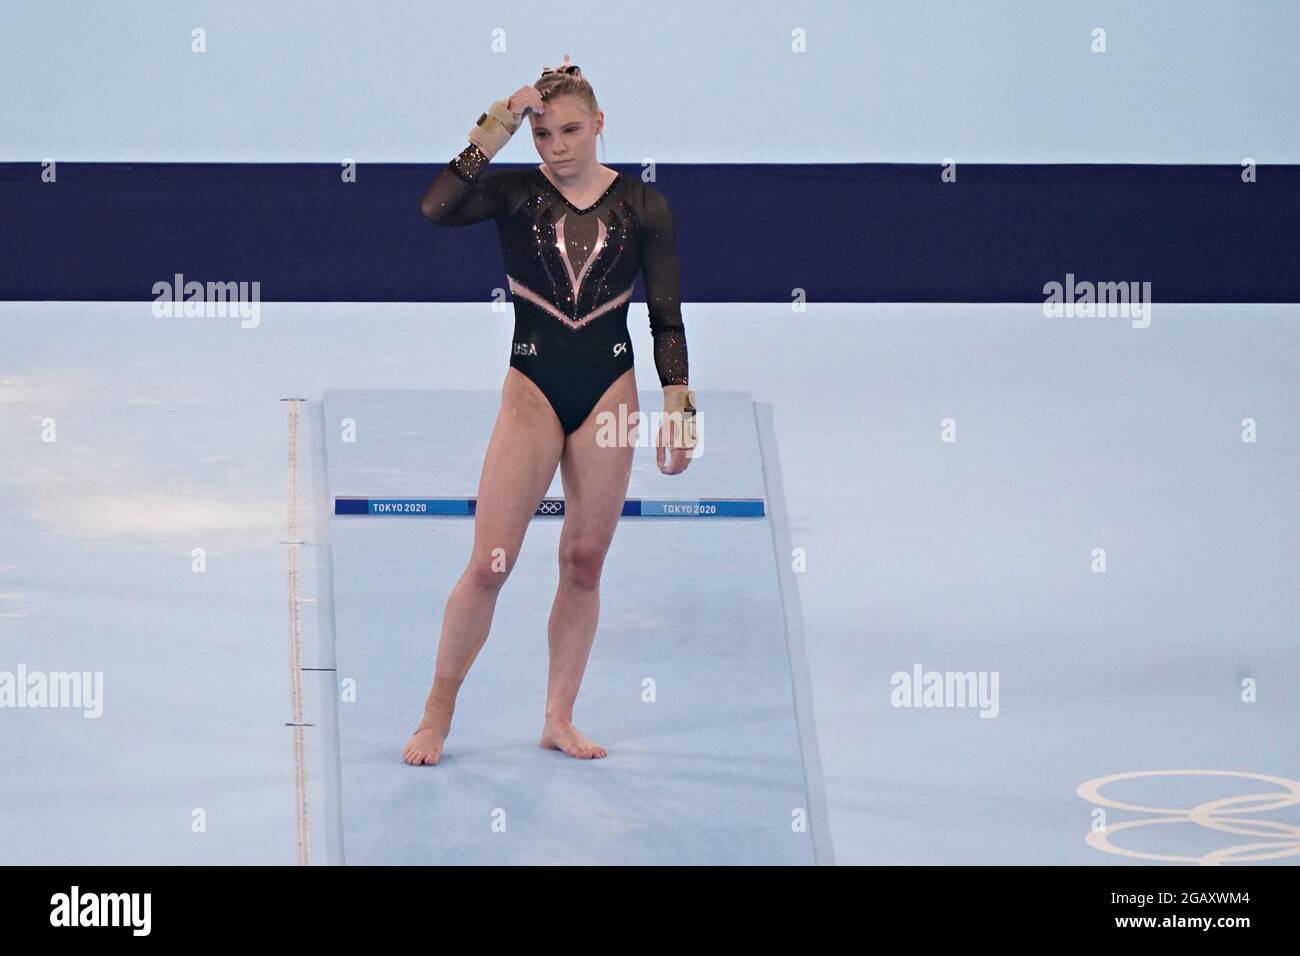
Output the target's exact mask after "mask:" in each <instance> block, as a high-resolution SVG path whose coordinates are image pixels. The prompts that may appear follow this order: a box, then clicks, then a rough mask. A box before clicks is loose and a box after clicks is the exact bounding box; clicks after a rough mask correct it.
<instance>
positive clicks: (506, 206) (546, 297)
mask: <svg viewBox="0 0 1300 956" xmlns="http://www.w3.org/2000/svg"><path fill="white" fill-rule="evenodd" d="M486 165H487V159H486V157H485V156H484V154H483V153H482V152H481V151H480V150H479V148H478V147H477V146H474V145H472V144H471V145H470V146H468V147H466V149H465V150H464V151H463V152H462V153H461V154H460V155H459V156H457V157H456V158H455V159H453V160H452V161H451V162H450V163H448V164H447V168H446V169H444V170H443V171H442V173H441V174H439V176H438V178H437V179H436V180H435V181H434V183H433V185H432V186H430V187H429V191H428V193H427V194H426V195H425V197H424V202H423V204H422V207H421V208H422V210H423V212H424V215H425V217H426V218H428V219H429V220H430V221H431V222H434V223H436V224H438V225H444V226H468V225H471V224H473V223H476V222H483V221H484V220H487V219H494V220H495V221H496V224H497V234H498V236H499V237H500V240H501V252H502V256H503V258H504V260H505V267H506V278H507V279H508V280H509V287H510V296H511V300H512V301H513V302H514V310H515V333H514V343H513V347H512V349H511V356H510V364H511V365H512V366H514V367H515V368H517V369H518V370H519V371H520V372H522V373H523V374H524V375H526V376H528V377H529V378H530V379H532V381H533V382H535V383H536V384H537V387H538V388H539V389H541V391H542V394H543V395H545V396H546V398H547V399H548V400H549V401H550V403H551V407H552V408H553V409H555V414H556V416H557V417H558V418H559V421H560V426H561V427H562V428H563V429H564V434H565V435H570V434H572V433H573V432H574V431H576V430H577V429H578V426H580V425H581V424H582V423H583V422H584V421H585V420H586V418H587V416H588V414H590V412H591V410H592V408H593V407H594V406H595V405H596V403H597V402H598V401H599V400H600V397H601V395H603V394H604V393H605V390H606V389H607V388H608V387H609V386H610V385H611V384H612V383H613V381H614V380H615V379H616V378H618V377H619V376H620V375H622V374H623V373H624V372H625V371H627V370H628V369H630V368H632V366H633V361H632V340H631V337H630V336H629V335H628V332H627V311H628V303H629V302H630V301H631V298H632V283H633V280H634V279H635V278H636V274H637V272H640V273H641V275H642V279H643V281H644V284H645V297H646V305H647V307H648V309H649V313H650V332H651V334H652V336H653V337H654V357H655V368H656V370H657V371H658V373H659V381H660V384H662V385H685V384H687V377H686V373H687V361H686V333H685V329H684V328H683V326H682V314H681V303H680V297H679V296H680V288H679V285H680V283H679V279H678V269H677V251H676V236H675V231H674V223H673V215H672V211H671V210H670V209H669V207H668V202H667V200H665V199H664V197H663V195H662V194H661V193H660V192H659V191H658V190H656V189H654V188H653V187H652V186H650V185H648V184H646V183H643V182H640V181H639V180H629V179H628V178H627V177H626V176H624V175H623V174H622V173H619V174H618V176H617V177H616V178H615V179H614V181H613V182H612V183H611V184H610V186H609V188H608V189H607V190H605V193H604V195H602V196H601V197H600V198H599V199H597V200H596V201H595V202H594V203H592V204H591V205H590V206H588V207H587V208H586V209H579V208H578V207H577V206H575V205H573V203H571V202H569V200H567V199H565V198H564V196H563V195H562V194H561V193H560V191H559V189H557V188H556V186H555V184H554V183H552V182H551V181H550V180H549V179H548V178H547V177H546V175H545V174H544V173H543V172H542V171H541V170H540V169H538V168H537V167H536V166H533V167H530V168H528V169H494V170H489V171H486V172H485V171H484V167H485V166H486Z"/></svg>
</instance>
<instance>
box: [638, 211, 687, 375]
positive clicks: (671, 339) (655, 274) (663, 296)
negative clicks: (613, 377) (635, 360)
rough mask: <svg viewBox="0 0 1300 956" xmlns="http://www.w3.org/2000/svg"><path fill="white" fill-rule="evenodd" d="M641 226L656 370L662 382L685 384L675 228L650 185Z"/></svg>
mask: <svg viewBox="0 0 1300 956" xmlns="http://www.w3.org/2000/svg"><path fill="white" fill-rule="evenodd" d="M642 225H643V227H644V231H643V233H642V236H641V277H642V279H643V280H644V281H645V301H646V307H647V309H648V310H649V312H650V334H651V335H652V336H653V337H654V352H655V369H656V370H657V371H658V372H659V383H660V384H661V385H686V384H688V382H687V357H686V328H685V326H683V325H682V306H681V277H680V273H679V271H678V267H677V227H676V223H675V221H674V219H673V213H672V209H671V208H669V206H668V200H666V199H665V198H664V197H663V195H662V194H661V193H660V192H659V191H658V190H656V189H653V188H651V187H649V186H647V187H646V191H645V210H644V215H643V223H642Z"/></svg>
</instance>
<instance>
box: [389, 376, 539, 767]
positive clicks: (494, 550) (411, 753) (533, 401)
mask: <svg viewBox="0 0 1300 956" xmlns="http://www.w3.org/2000/svg"><path fill="white" fill-rule="evenodd" d="M563 448H564V429H563V428H561V427H560V423H559V420H558V419H557V418H556V416H555V412H554V411H553V410H552V409H551V405H550V403H549V402H548V401H547V400H546V398H545V396H543V395H542V393H541V390H540V389H538V388H537V386H536V385H534V384H533V383H532V382H531V381H529V380H528V379H527V378H526V377H525V376H524V375H523V374H521V373H520V372H519V371H517V370H516V369H513V368H511V369H508V370H507V373H506V381H505V385H504V387H503V388H502V390H501V410H500V412H499V413H498V414H497V419H496V424H495V425H493V427H492V437H491V439H490V440H489V441H488V447H487V453H486V455H485V456H484V458H483V471H482V473H481V475H480V476H479V488H478V502H477V506H476V509H475V514H474V547H473V551H472V552H471V554H470V558H469V563H468V564H467V565H466V567H465V570H464V572H463V573H462V574H461V576H460V580H458V581H457V582H456V584H455V586H454V587H453V588H452V589H451V595H450V596H449V597H448V598H447V605H446V608H445V609H444V611H443V617H442V634H441V636H440V637H439V638H438V654H437V661H436V663H435V665H434V678H433V688H432V690H430V691H429V696H428V699H427V700H426V701H425V704H424V717H423V719H422V720H421V721H420V724H419V726H418V728H417V729H416V731H415V733H414V734H413V735H412V736H411V739H410V742H409V743H407V745H406V750H405V751H404V752H403V754H402V758H403V759H404V760H405V761H406V762H407V763H409V764H436V763H437V762H438V761H439V759H441V757H442V747H443V742H444V740H446V737H447V734H448V732H449V731H450V730H451V716H452V711H453V709H454V708H455V705H456V694H457V692H458V691H459V690H460V685H461V682H462V681H463V680H464V679H465V675H466V674H468V673H469V669H470V665H471V664H473V663H474V658H475V657H477V656H478V652H479V650H480V649H481V648H482V647H483V644H484V642H485V641H486V640H487V636H488V631H489V630H490V628H491V626H492V613H493V611H494V610H495V609H496V603H497V595H498V594H499V593H500V591H501V586H502V585H503V584H504V583H505V580H506V577H507V576H508V575H509V574H510V570H511V569H512V568H513V567H514V565H515V561H516V560H517V558H518V556H519V548H520V546H521V545H522V544H523V540H524V533H525V532H526V531H527V530H528V522H529V521H530V520H531V519H532V517H533V513H534V512H535V511H536V510H537V505H538V503H539V502H540V501H541V500H542V497H543V496H544V495H545V494H546V489H547V488H548V487H550V484H551V479H552V478H553V477H554V476H555V467H556V465H557V464H558V463H559V460H560V454H561V452H562V450H563Z"/></svg>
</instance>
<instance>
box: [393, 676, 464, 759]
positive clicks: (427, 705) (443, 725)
mask: <svg viewBox="0 0 1300 956" xmlns="http://www.w3.org/2000/svg"><path fill="white" fill-rule="evenodd" d="M460 684H461V679H459V678H449V677H435V678H434V679H433V689H432V690H430V691H429V696H428V698H427V699H426V700H425V702H424V718H423V719H422V720H421V721H420V723H419V725H418V726H417V727H416V728H415V733H413V734H411V739H410V740H409V741H407V743H406V749H405V750H404V751H402V759H403V760H405V761H406V762H407V763H409V764H411V766H419V765H420V764H435V763H437V762H438V761H439V760H441V759H442V745H443V744H444V743H445V742H446V740H447V734H449V733H451V715H452V714H453V713H454V712H455V710H456V692H457V691H458V690H460Z"/></svg>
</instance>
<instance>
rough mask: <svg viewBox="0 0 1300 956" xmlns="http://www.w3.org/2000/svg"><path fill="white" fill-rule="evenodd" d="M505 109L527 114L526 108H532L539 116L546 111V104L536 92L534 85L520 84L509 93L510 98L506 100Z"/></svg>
mask: <svg viewBox="0 0 1300 956" xmlns="http://www.w3.org/2000/svg"><path fill="white" fill-rule="evenodd" d="M506 109H508V110H509V111H510V112H512V113H516V114H524V115H527V112H528V110H532V111H533V112H534V113H536V114H537V115H539V116H540V115H541V114H542V113H544V112H546V104H545V103H543V102H542V94H541V93H538V92H537V88H536V87H535V86H521V87H519V89H517V90H515V91H514V92H513V93H511V94H510V99H508V100H506Z"/></svg>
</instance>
